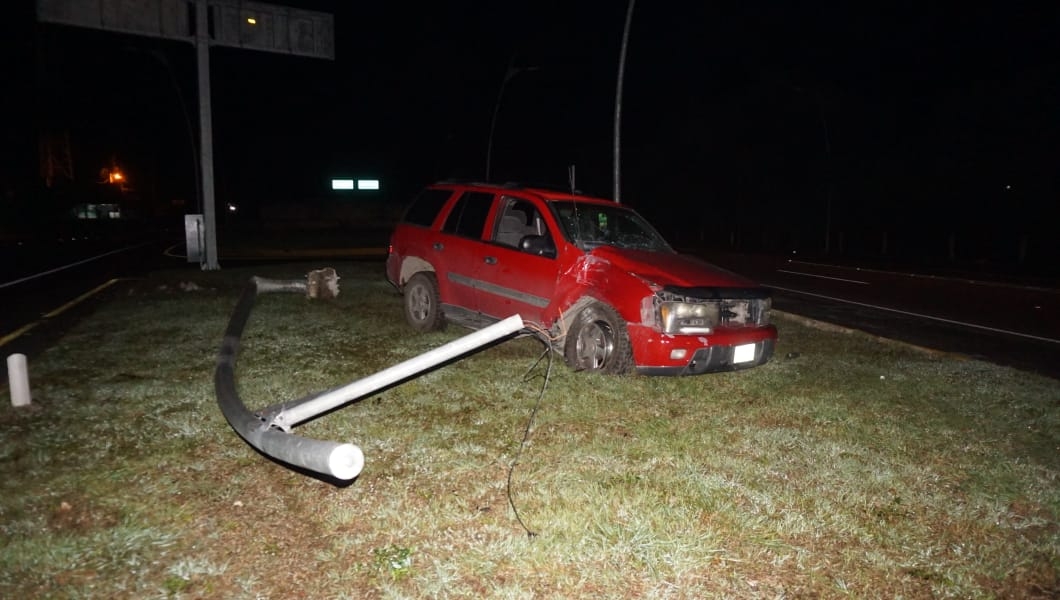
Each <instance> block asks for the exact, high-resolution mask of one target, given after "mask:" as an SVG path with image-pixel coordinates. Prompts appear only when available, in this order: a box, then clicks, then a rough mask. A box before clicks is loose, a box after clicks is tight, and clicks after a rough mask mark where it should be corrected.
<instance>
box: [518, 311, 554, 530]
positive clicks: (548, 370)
mask: <svg viewBox="0 0 1060 600" xmlns="http://www.w3.org/2000/svg"><path fill="white" fill-rule="evenodd" d="M534 333H535V334H536V336H537V337H538V339H540V340H541V341H542V342H543V343H544V345H545V351H544V352H542V353H541V355H540V356H538V357H537V360H536V361H534V364H533V365H531V366H530V368H529V369H527V370H526V373H524V374H523V381H524V382H525V381H529V380H530V379H532V378H531V377H530V374H531V373H533V372H534V370H535V369H537V366H538V365H539V364H541V361H542V359H544V358H545V357H546V356H547V357H548V363H547V364H546V365H545V375H544V380H543V381H542V382H541V391H540V392H539V393H538V395H537V401H536V402H534V408H533V410H531V411H530V417H529V418H528V419H527V420H526V428H525V429H524V430H523V439H522V441H520V442H519V448H518V449H517V450H516V451H515V457H514V458H512V462H511V464H510V465H509V466H508V505H509V506H511V507H512V512H513V513H514V514H515V520H516V521H518V522H519V525H521V526H522V528H523V529H524V530H525V531H526V536H527V537H529V538H533V537H536V536H537V533H536V532H535V531H532V530H531V529H530V528H529V527H527V526H526V523H525V522H523V518H522V517H521V516H520V515H519V509H518V508H516V506H515V498H514V497H513V496H512V474H513V473H514V472H515V465H517V464H519V458H520V457H521V456H522V454H523V449H524V448H526V442H527V441H528V440H529V439H530V429H531V428H532V427H533V425H534V418H535V417H536V416H537V411H538V409H540V408H541V401H542V400H543V399H544V397H545V390H547V389H548V382H549V379H550V378H551V376H552V355H553V350H552V344H551V343H550V341H549V340H548V338H547V336H546V337H545V338H544V339H541V335H540V334H541V332H539V331H535V332H534Z"/></svg>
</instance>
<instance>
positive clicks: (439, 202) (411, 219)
mask: <svg viewBox="0 0 1060 600" xmlns="http://www.w3.org/2000/svg"><path fill="white" fill-rule="evenodd" d="M452 195H453V192H452V190H423V191H422V192H421V193H420V194H419V195H418V196H416V199H415V200H413V201H412V206H409V208H408V210H407V211H405V219H404V220H405V222H406V223H412V224H413V225H422V226H424V227H430V226H431V225H432V224H434V218H435V217H437V216H438V213H439V212H440V211H441V210H442V207H443V206H445V201H446V200H448V199H449V196H452Z"/></svg>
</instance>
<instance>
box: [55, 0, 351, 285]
mask: <svg viewBox="0 0 1060 600" xmlns="http://www.w3.org/2000/svg"><path fill="white" fill-rule="evenodd" d="M37 19H38V20H39V21H41V22H44V23H53V24H58V25H71V26H74V27H87V28H91V29H101V30H104V31H112V32H115V33H126V34H133V35H143V36H148V37H155V38H163V39H168V40H179V41H186V42H190V43H192V44H194V45H195V49H196V66H197V71H198V84H199V85H198V88H199V169H200V171H201V173H202V177H201V178H200V181H201V182H202V190H201V191H202V201H203V232H202V233H203V237H204V240H203V241H204V244H205V248H203V249H202V250H203V252H202V253H201V259H200V264H201V266H202V268H203V269H204V270H217V269H220V265H219V264H218V262H217V216H216V214H217V213H216V210H215V208H214V204H215V202H214V184H213V129H212V124H211V113H210V52H209V50H210V46H212V45H217V46H228V47H234V48H244V49H247V50H260V51H264V52H276V53H280V54H292V55H296V56H305V57H309V58H322V59H326V60H334V59H335V23H334V17H333V16H332V15H331V14H329V13H323V12H317V11H309V10H301V9H297V8H292V7H288V6H283V5H279V4H267V3H264V2H242V1H240V0H37ZM191 254H192V253H191V252H190V249H189V257H190V256H191Z"/></svg>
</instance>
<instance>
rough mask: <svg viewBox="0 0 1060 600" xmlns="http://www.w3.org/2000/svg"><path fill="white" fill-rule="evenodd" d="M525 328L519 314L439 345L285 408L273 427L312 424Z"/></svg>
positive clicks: (273, 422)
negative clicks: (338, 409) (358, 399)
mask: <svg viewBox="0 0 1060 600" xmlns="http://www.w3.org/2000/svg"><path fill="white" fill-rule="evenodd" d="M522 328H523V318H522V317H521V316H519V315H512V316H510V317H508V318H507V319H504V320H503V321H499V322H497V323H494V324H493V325H490V326H489V327H485V328H483V329H480V330H478V331H475V332H473V333H470V334H468V335H465V336H464V337H462V338H458V339H455V340H453V341H451V342H449V343H448V344H445V345H444V346H439V347H438V348H435V349H434V350H431V351H429V352H425V353H424V354H421V355H419V356H416V357H414V358H410V359H409V360H406V361H405V362H402V363H398V364H396V365H394V366H392V367H390V368H388V369H385V370H382V371H379V372H378V373H375V374H374V375H369V376H368V377H365V378H363V379H359V380H357V381H355V382H353V383H351V384H349V385H346V386H343V387H341V388H338V389H335V390H331V391H330V392H326V393H324V394H321V395H320V396H317V397H315V398H312V399H310V400H306V401H305V402H302V403H301V404H297V405H295V406H292V407H290V408H285V409H284V410H283V411H282V412H280V413H279V414H277V415H276V417H275V419H273V421H272V423H271V425H273V426H276V427H279V428H281V429H287V428H290V427H293V426H295V425H297V424H299V423H302V422H305V421H308V420H310V419H312V418H313V417H316V416H318V415H322V414H324V413H326V412H328V411H331V410H333V409H335V408H338V407H339V406H342V405H343V404H346V403H347V402H352V401H353V400H355V399H357V398H361V397H363V396H367V395H368V394H370V393H372V392H374V391H376V390H379V389H382V388H384V387H386V386H388V385H390V384H392V383H397V382H398V381H402V380H403V379H407V378H408V377H411V376H413V375H416V374H417V373H420V372H422V371H426V370H427V369H430V368H431V367H434V366H437V365H439V364H441V363H443V362H445V361H447V360H451V359H453V358H456V357H458V356H461V355H463V354H466V353H467V352H470V351H471V350H474V349H475V348H479V347H481V346H485V345H486V344H489V343H490V342H495V341H497V340H499V339H501V338H503V337H505V336H508V335H511V334H513V333H515V332H517V331H519V330H520V329H522Z"/></svg>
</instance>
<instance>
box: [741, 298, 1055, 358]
mask: <svg viewBox="0 0 1060 600" xmlns="http://www.w3.org/2000/svg"><path fill="white" fill-rule="evenodd" d="M762 285H764V286H766V287H769V288H772V289H774V290H781V291H784V292H792V293H795V294H802V295H804V296H813V297H815V298H824V299H825V300H833V301H835V302H843V303H846V304H853V305H856V306H864V307H865V308H875V309H877V310H883V311H887V312H893V313H898V314H900V315H906V316H909V317H919V318H921V319H929V320H932V321H940V322H942V323H949V324H951V325H960V326H962V327H971V328H973V329H981V330H983V331H991V332H993V333H1004V334H1007V335H1015V336H1018V337H1022V338H1027V339H1031V340H1038V341H1039V342H1049V343H1051V344H1060V340H1054V339H1053V338H1047V337H1042V336H1038V335H1031V334H1029V333H1020V332H1018V331H1009V330H1008V329H998V328H996V327H987V326H986V325H976V324H975V323H965V322H964V321H955V320H953V319H944V318H942V317H933V316H931V315H923V314H920V313H915V312H909V311H906V310H898V309H897V308H888V307H886V306H879V305H877V304H866V303H865V302H855V301H853V300H844V299H843V298H835V297H833V296H825V295H824V294H814V293H812V292H804V291H802V290H793V289H791V288H785V287H780V286H778V285H770V284H768V283H764V284H762Z"/></svg>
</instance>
